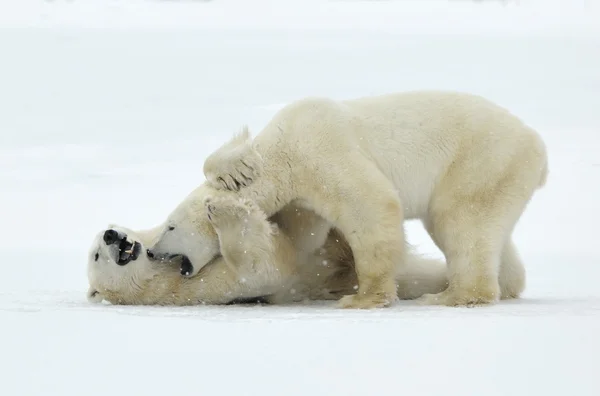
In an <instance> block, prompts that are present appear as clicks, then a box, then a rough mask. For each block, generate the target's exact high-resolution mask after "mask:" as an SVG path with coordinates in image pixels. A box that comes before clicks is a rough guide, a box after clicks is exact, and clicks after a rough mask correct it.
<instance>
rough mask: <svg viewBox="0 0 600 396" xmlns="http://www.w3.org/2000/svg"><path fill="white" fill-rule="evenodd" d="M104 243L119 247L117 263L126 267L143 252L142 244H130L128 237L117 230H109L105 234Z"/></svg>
mask: <svg viewBox="0 0 600 396" xmlns="http://www.w3.org/2000/svg"><path fill="white" fill-rule="evenodd" d="M104 242H105V243H106V244H107V245H108V246H111V245H117V246H116V247H117V249H116V257H115V261H116V263H117V264H118V265H126V264H128V263H129V262H130V261H133V260H137V258H138V257H139V256H140V253H141V252H142V244H141V243H139V242H130V241H128V240H127V235H126V234H123V233H120V232H117V231H115V230H107V231H106V232H105V233H104Z"/></svg>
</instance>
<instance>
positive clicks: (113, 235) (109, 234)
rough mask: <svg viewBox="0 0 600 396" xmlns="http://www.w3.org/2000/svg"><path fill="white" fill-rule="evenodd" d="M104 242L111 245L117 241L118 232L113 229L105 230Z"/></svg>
mask: <svg viewBox="0 0 600 396" xmlns="http://www.w3.org/2000/svg"><path fill="white" fill-rule="evenodd" d="M103 239H104V243H106V244H107V245H112V244H114V243H116V242H117V241H119V239H120V238H119V233H118V232H117V231H115V230H106V231H105V232H104V237H103Z"/></svg>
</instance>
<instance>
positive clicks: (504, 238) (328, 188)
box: [151, 91, 548, 308]
mask: <svg viewBox="0 0 600 396" xmlns="http://www.w3.org/2000/svg"><path fill="white" fill-rule="evenodd" d="M204 173H205V176H206V178H207V183H208V184H209V185H212V186H213V188H215V192H214V193H213V194H214V195H215V196H219V195H220V194H237V195H239V196H240V197H243V198H247V199H250V200H252V201H254V202H256V204H257V205H258V206H259V207H260V208H261V209H262V210H264V211H265V213H266V214H267V215H269V216H270V215H273V214H274V213H276V212H277V211H279V210H280V209H281V208H282V207H284V206H285V205H287V204H288V203H290V202H293V203H294V204H296V205H299V206H301V207H304V208H307V209H310V210H312V211H314V212H315V213H316V215H317V216H318V219H321V220H320V221H319V220H316V221H315V222H314V230H306V233H307V235H309V234H310V235H311V237H310V238H309V237H307V238H306V241H305V242H306V243H307V246H306V247H305V250H307V251H310V250H311V249H310V248H308V246H309V245H310V244H311V243H312V244H314V245H313V246H320V245H321V244H322V242H323V240H324V238H325V237H326V235H327V230H329V228H330V227H335V228H337V229H338V230H339V231H340V233H341V234H343V235H344V237H345V238H346V240H347V241H348V243H349V246H350V248H351V250H352V252H353V255H354V260H355V269H356V273H357V277H358V292H357V293H356V294H354V295H347V296H344V297H343V298H341V299H340V301H339V305H340V306H341V307H346V308H374V307H381V306H387V305H389V304H390V303H392V302H393V301H395V300H396V289H395V282H394V279H395V274H396V271H397V268H398V263H402V262H403V260H405V257H406V256H405V241H404V239H405V238H404V234H403V227H402V224H403V221H404V220H406V219H421V220H422V222H423V225H424V226H425V228H426V229H427V231H428V232H429V234H430V235H431V236H432V238H433V240H434V242H435V243H436V245H437V246H438V247H439V249H440V250H441V251H442V252H443V253H444V255H445V257H446V261H447V265H448V278H449V286H448V288H447V289H446V290H444V291H442V292H440V293H437V294H428V295H425V296H423V297H422V298H421V301H422V302H423V303H425V304H435V305H450V306H456V305H473V304H486V303H493V302H496V301H497V300H498V299H500V298H514V297H518V296H519V295H520V293H521V292H522V291H523V289H524V286H525V269H524V267H523V264H522V262H521V260H520V258H519V256H518V253H517V250H516V248H515V246H514V244H513V241H512V237H511V235H512V232H513V229H514V227H515V225H516V223H517V221H518V219H519V218H520V216H521V214H522V213H523V211H524V210H525V207H526V206H527V204H528V202H529V201H530V199H531V198H532V196H533V194H534V192H535V190H536V189H538V188H540V187H542V186H543V185H544V184H545V181H546V177H547V173H548V166H547V154H546V148H545V144H544V142H543V141H542V139H541V137H540V136H539V135H538V134H537V133H536V132H535V131H534V130H533V129H531V128H530V127H528V126H527V125H525V124H524V123H523V122H522V121H521V120H519V119H518V118H517V117H515V116H514V115H512V114H511V113H510V112H508V111H507V110H505V109H504V108H502V107H499V106H497V105H496V104H494V103H492V102H490V101H488V100H486V99H484V98H482V97H480V96H476V95H471V94H466V93H460V92H444V91H418V92H408V93H395V94H388V95H381V96H374V97H366V98H359V99H354V100H345V101H334V100H330V99H322V98H308V99H303V100H299V101H297V102H294V103H292V104H290V105H288V106H286V107H284V108H283V109H281V110H280V111H279V112H278V113H277V114H276V115H275V116H274V117H273V119H272V120H271V121H270V122H269V123H268V124H267V125H266V127H265V128H264V129H263V130H262V131H261V132H260V133H259V134H258V135H257V136H256V137H255V138H254V139H253V140H251V139H250V138H249V134H248V131H247V130H245V131H244V133H242V134H241V135H239V136H236V137H234V138H233V139H232V140H231V141H230V142H228V143H226V144H225V145H224V146H222V147H221V148H220V149H218V150H217V151H216V152H215V153H213V154H212V155H211V156H209V158H207V160H206V162H205V165H204ZM217 190H219V191H217ZM227 190H234V191H233V192H232V191H227ZM175 225H176V227H175ZM173 227H175V228H173ZM210 228H211V227H210V224H209V223H208V219H207V218H206V211H205V209H204V207H203V204H202V202H194V200H189V201H187V202H186V203H184V204H182V205H180V206H179V207H178V208H177V209H176V210H175V211H174V212H173V213H172V214H171V216H170V218H169V220H168V221H167V223H166V226H165V227H164V228H163V230H162V231H160V233H159V237H158V241H157V242H156V244H154V246H153V247H152V248H151V252H152V254H154V255H155V256H156V257H159V258H165V257H168V256H169V255H172V254H186V255H188V258H189V259H190V263H191V265H192V271H191V273H190V275H194V274H196V273H197V271H199V270H200V269H201V268H202V267H203V266H204V265H205V264H206V263H208V262H209V261H210V260H211V259H212V258H213V257H214V256H215V255H217V254H218V252H219V251H218V246H219V245H218V242H217V241H218V239H217V236H216V234H215V232H214V231H212V230H211V229H210ZM400 265H401V264H400Z"/></svg>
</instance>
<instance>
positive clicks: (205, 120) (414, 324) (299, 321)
mask: <svg viewBox="0 0 600 396" xmlns="http://www.w3.org/2000/svg"><path fill="white" fill-rule="evenodd" d="M419 88H448V89H460V90H466V91H470V92H473V93H477V94H482V95H484V96H486V97H488V98H490V99H492V100H495V101H496V102H498V103H499V104H501V105H504V106H507V107H508V108H509V109H511V110H512V111H513V112H515V113H516V114H517V115H519V116H520V117H522V118H523V119H524V120H526V122H528V123H529V124H531V125H532V126H534V127H535V128H537V129H538V130H539V131H540V133H541V134H542V135H543V137H544V139H545V140H546V142H547V145H548V149H549V157H550V177H549V180H548V184H547V187H546V188H545V189H544V190H542V191H540V192H539V193H538V194H536V196H535V197H534V199H533V201H532V202H531V204H530V206H529V207H528V209H527V211H526V213H525V215H524V216H523V217H522V219H521V221H520V223H519V225H518V228H517V230H516V242H517V245H518V247H519V249H520V252H521V254H522V256H523V258H524V261H525V262H526V266H527V271H528V287H527V290H526V293H525V294H524V296H523V298H522V299H520V300H518V301H512V302H502V303H500V304H498V305H495V306H491V307H483V308H476V309H467V308H464V309H463V308H444V307H420V306H417V305H415V304H414V303H411V302H401V303H399V304H397V305H396V306H394V307H393V308H390V309H385V310H377V311H361V312H357V311H342V310H337V309H335V308H333V307H332V305H333V303H331V304H315V305H310V306H292V307H248V306H238V307H204V306H199V307H192V308H157V307H117V306H110V305H101V306H94V305H91V304H89V303H88V302H87V301H86V299H85V292H86V290H87V277H86V254H87V250H88V248H89V245H90V243H91V240H92V238H93V236H94V234H95V233H96V232H98V231H99V230H101V229H102V228H103V227H105V226H106V225H107V224H108V223H110V222H116V223H119V224H123V225H126V226H130V227H132V228H143V227H148V226H152V225H154V224H157V223H158V222H160V221H161V220H162V219H163V218H164V217H165V216H166V215H167V214H168V212H169V211H170V210H171V209H172V208H173V207H174V206H175V205H176V204H177V203H178V202H179V200H180V199H182V198H183V197H184V196H185V195H186V194H187V193H188V192H189V191H191V190H192V189H193V188H194V187H195V186H196V185H198V184H199V183H201V182H202V180H203V175H202V163H203V161H204V158H205V156H206V155H207V154H209V153H210V152H211V151H212V150H214V149H215V148H217V147H218V146H219V145H220V144H221V143H222V142H224V141H225V140H226V139H228V138H229V137H230V136H231V135H232V134H233V133H234V132H236V131H238V130H239V128H240V127H241V126H242V124H244V123H247V124H249V125H250V128H251V130H252V131H253V132H254V133H257V132H258V131H259V130H260V128H261V127H262V126H263V125H264V124H265V123H266V122H267V120H268V119H269V118H270V117H271V116H272V115H273V114H274V112H275V111H276V110H277V109H278V108H279V107H280V106H282V105H284V104H285V103H288V102H290V101H292V100H295V99H298V98H301V97H303V96H308V95H326V96H330V97H334V98H339V99H343V98H352V97H357V96H363V95H369V94H378V93H386V92H392V91H401V90H410V89H419ZM599 151H600V1H594V0H587V1H584V0H572V1H566V0H565V1H559V0H545V1H542V0H520V1H507V2H502V1H483V2H472V1H467V0H463V1H460V0H455V1H434V0H431V1H425V0H424V1H324V0H304V1H283V0H280V1H265V0H247V1H244V0H214V1H210V2H203V1H134V0H130V1H114V0H105V1H92V0H87V1H83V0H72V1H61V0H55V1H46V2H37V1H31V0H12V1H6V0H0V205H1V206H0V207H1V215H0V220H1V223H0V257H1V258H2V264H1V265H2V271H1V274H2V275H1V276H0V395H3V396H13V395H14V396H17V395H18V396H21V395H23V396H29V395H61V396H65V395H85V396H91V395H103V396H106V395H178V396H183V395H302V396H306V395H406V396H421V395H423V396H425V395H427V396H428V395H432V396H433V395H436V396H437V395H448V396H471V395H473V396H481V395H485V396H496V395H497V396H505V395H511V396H515V395H516V396H535V395H545V396H550V395H560V396H564V395H577V396H597V395H600V374H599V371H600V370H599V369H600V362H599V360H598V356H599V354H600V342H599V340H598V337H599V335H600V286H599V282H600V267H599V266H600V253H599V252H598V244H599V241H598V238H599V237H600V235H599V233H598V228H597V227H596V226H595V224H597V223H598V221H600V210H598V209H597V206H598V201H599V200H600V155H599ZM408 237H409V239H410V241H411V242H413V243H416V244H417V245H418V248H419V250H420V251H422V252H425V253H428V254H430V255H433V256H438V257H439V256H441V254H440V252H439V251H438V250H437V249H436V248H435V246H434V245H433V244H432V242H431V241H430V240H429V238H428V236H427V235H426V234H425V232H424V231H423V230H422V227H421V225H420V224H418V223H412V222H411V223H410V224H409V226H408Z"/></svg>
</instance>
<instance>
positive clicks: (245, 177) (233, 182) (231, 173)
mask: <svg viewBox="0 0 600 396" xmlns="http://www.w3.org/2000/svg"><path fill="white" fill-rule="evenodd" d="M255 162H256V161H250V160H246V161H244V160H239V161H237V162H231V163H229V164H227V165H225V166H224V167H223V169H222V170H220V172H218V173H217V174H214V175H210V176H208V177H207V180H208V181H209V183H210V184H211V185H212V187H214V188H216V189H222V190H229V191H239V190H240V188H242V187H247V186H249V185H250V184H252V182H253V181H254V180H255V179H256V178H257V177H258V176H259V175H260V169H259V167H258V165H257V164H256V163H255Z"/></svg>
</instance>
